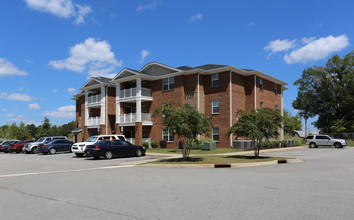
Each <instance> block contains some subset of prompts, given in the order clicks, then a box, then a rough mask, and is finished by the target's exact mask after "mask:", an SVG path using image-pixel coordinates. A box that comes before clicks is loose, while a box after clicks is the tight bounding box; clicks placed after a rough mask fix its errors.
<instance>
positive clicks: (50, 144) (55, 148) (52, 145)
mask: <svg viewBox="0 0 354 220" xmlns="http://www.w3.org/2000/svg"><path fill="white" fill-rule="evenodd" d="M73 144H74V143H73V142H71V141H68V140H64V139H55V140H50V141H47V142H44V143H42V144H39V145H38V152H39V153H44V154H56V153H57V152H71V146H72V145H73Z"/></svg>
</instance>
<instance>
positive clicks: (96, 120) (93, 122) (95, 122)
mask: <svg viewBox="0 0 354 220" xmlns="http://www.w3.org/2000/svg"><path fill="white" fill-rule="evenodd" d="M100 124H101V117H100V116H97V117H90V118H88V120H87V122H86V126H99V125H100Z"/></svg>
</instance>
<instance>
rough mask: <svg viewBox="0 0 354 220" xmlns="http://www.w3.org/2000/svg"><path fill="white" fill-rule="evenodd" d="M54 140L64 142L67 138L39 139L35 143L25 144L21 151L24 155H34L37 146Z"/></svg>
mask: <svg viewBox="0 0 354 220" xmlns="http://www.w3.org/2000/svg"><path fill="white" fill-rule="evenodd" d="M55 139H61V140H63V139H65V140H66V139H67V138H66V137H65V136H52V137H41V138H39V139H38V140H37V141H35V142H31V143H27V144H25V146H24V148H22V151H23V152H24V153H28V154H30V153H32V154H35V153H37V149H38V145H39V144H42V143H44V142H46V141H50V140H55Z"/></svg>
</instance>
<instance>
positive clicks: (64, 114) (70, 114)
mask: <svg viewBox="0 0 354 220" xmlns="http://www.w3.org/2000/svg"><path fill="white" fill-rule="evenodd" d="M75 112H76V107H75V106H74V105H67V106H62V107H60V108H58V109H57V110H55V111H46V112H44V113H42V115H44V116H48V117H53V118H75Z"/></svg>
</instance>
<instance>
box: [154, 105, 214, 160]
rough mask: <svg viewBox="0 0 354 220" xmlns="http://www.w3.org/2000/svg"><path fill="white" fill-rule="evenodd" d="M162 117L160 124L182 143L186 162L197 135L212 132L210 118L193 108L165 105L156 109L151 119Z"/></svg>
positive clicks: (196, 140)
mask: <svg viewBox="0 0 354 220" xmlns="http://www.w3.org/2000/svg"><path fill="white" fill-rule="evenodd" d="M158 115H162V123H163V125H164V126H166V129H169V130H170V131H172V133H173V134H174V135H177V136H178V139H179V140H180V142H181V143H182V156H183V159H184V160H188V158H189V154H190V150H191V148H192V145H193V144H194V143H196V142H198V138H197V137H198V135H209V133H210V132H211V131H212V129H211V127H212V121H211V118H210V117H208V116H206V115H204V114H202V113H199V112H198V111H197V110H196V109H195V108H194V107H192V106H190V105H188V104H185V105H183V106H182V105H177V106H175V105H174V104H173V103H171V102H169V103H165V104H163V106H162V108H157V109H156V110H155V111H154V113H153V117H157V116H158Z"/></svg>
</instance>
